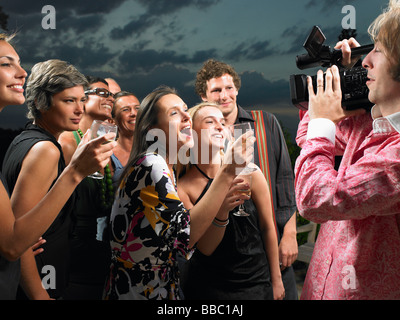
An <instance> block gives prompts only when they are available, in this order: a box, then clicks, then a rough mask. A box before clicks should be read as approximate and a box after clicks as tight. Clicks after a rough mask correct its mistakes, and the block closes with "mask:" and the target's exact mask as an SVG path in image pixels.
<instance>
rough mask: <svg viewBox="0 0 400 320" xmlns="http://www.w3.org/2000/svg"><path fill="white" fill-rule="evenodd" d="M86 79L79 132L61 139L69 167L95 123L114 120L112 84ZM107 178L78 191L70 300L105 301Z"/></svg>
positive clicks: (83, 185)
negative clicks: (102, 233) (103, 229)
mask: <svg viewBox="0 0 400 320" xmlns="http://www.w3.org/2000/svg"><path fill="white" fill-rule="evenodd" d="M86 78H87V80H88V82H89V86H90V87H89V89H88V90H86V91H85V94H86V95H87V101H86V103H85V107H84V114H83V116H82V120H81V122H80V124H79V130H78V131H75V132H64V133H63V134H62V135H61V136H60V139H59V143H60V144H61V146H62V149H63V152H64V157H65V162H66V163H69V161H70V159H71V156H72V155H73V153H74V152H75V149H76V148H77V146H78V144H79V142H80V140H81V137H82V135H83V134H85V132H86V131H87V130H88V129H89V128H90V126H91V125H92V122H93V121H94V120H108V119H110V120H111V119H112V116H111V111H112V107H113V104H114V95H113V94H112V93H111V92H110V90H109V87H108V83H107V82H106V81H105V80H104V79H101V78H95V77H90V76H87V77H86ZM106 168H107V167H106ZM109 169H110V171H109V173H108V175H111V174H112V172H111V171H112V170H113V168H112V166H110V165H109ZM106 170H107V169H106ZM105 176H106V178H104V179H103V180H95V179H92V178H89V177H87V178H85V179H84V180H83V181H82V182H81V183H80V184H79V185H78V187H77V188H76V194H77V200H76V203H75V208H74V211H73V215H74V220H75V221H76V222H75V225H74V228H73V231H72V236H71V240H70V247H71V273H70V283H69V287H68V288H67V290H66V294H65V296H64V299H66V300H70V299H73V300H83V299H89V300H100V299H101V298H102V293H103V285H104V281H105V275H106V274H107V272H108V271H109V267H110V261H109V260H110V248H109V242H108V241H107V239H104V241H99V240H97V235H98V232H99V231H100V229H101V228H100V227H101V223H100V221H104V220H107V217H108V216H109V214H110V211H111V205H110V204H111V201H112V200H111V199H113V198H114V197H113V196H112V197H111V196H110V194H109V192H108V191H109V190H108V185H107V180H108V179H107V174H105ZM109 180H110V181H111V178H110V179H109ZM111 184H112V182H111Z"/></svg>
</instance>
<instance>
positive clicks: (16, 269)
mask: <svg viewBox="0 0 400 320" xmlns="http://www.w3.org/2000/svg"><path fill="white" fill-rule="evenodd" d="M0 180H1V183H3V186H4V188H5V189H6V191H7V193H8V187H7V182H6V181H5V179H4V177H3V175H2V174H1V172H0ZM20 271H21V270H20V262H19V259H18V260H16V261H8V260H7V259H6V258H4V257H3V256H2V255H0V300H15V298H16V296H17V288H18V283H19V277H20Z"/></svg>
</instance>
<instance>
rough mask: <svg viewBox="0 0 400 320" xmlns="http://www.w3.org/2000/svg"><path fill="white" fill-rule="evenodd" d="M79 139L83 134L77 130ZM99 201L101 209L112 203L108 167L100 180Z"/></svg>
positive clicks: (112, 193) (112, 197)
mask: <svg viewBox="0 0 400 320" xmlns="http://www.w3.org/2000/svg"><path fill="white" fill-rule="evenodd" d="M77 132H78V134H79V136H80V137H81V139H82V138H83V132H82V130H81V129H78V130H77ZM100 199H101V205H102V206H103V208H105V209H108V208H110V207H111V206H112V204H113V202H114V187H113V183H112V177H111V170H110V166H109V165H108V163H107V165H106V166H105V168H104V178H103V179H102V180H101V187H100Z"/></svg>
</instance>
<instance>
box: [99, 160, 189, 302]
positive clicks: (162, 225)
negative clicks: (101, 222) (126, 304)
mask: <svg viewBox="0 0 400 320" xmlns="http://www.w3.org/2000/svg"><path fill="white" fill-rule="evenodd" d="M172 181H174V177H171V174H170V171H169V169H168V166H167V163H166V162H165V160H164V158H163V157H161V156H160V155H158V154H153V153H151V154H150V153H149V154H146V155H144V156H143V157H142V158H141V159H139V160H138V161H137V162H136V164H135V166H133V167H132V168H131V169H130V171H129V173H128V174H127V175H126V177H125V178H124V180H123V181H122V182H121V184H120V187H119V189H118V192H117V194H116V199H115V202H114V206H113V209H112V213H111V219H110V227H111V250H112V258H111V266H110V274H109V276H108V279H107V282H106V287H105V293H104V298H105V299H107V300H114V299H121V300H122V299H124V300H127V299H130V300H141V299H149V300H159V299H170V300H176V299H179V271H178V262H177V259H176V256H177V253H178V252H181V253H182V254H183V255H185V254H186V253H188V252H189V251H190V250H189V235H190V216H189V211H188V210H186V209H185V207H184V206H183V203H182V202H181V201H180V200H179V197H178V194H177V191H176V188H175V185H174V183H173V182H172Z"/></svg>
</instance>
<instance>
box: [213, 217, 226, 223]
mask: <svg viewBox="0 0 400 320" xmlns="http://www.w3.org/2000/svg"><path fill="white" fill-rule="evenodd" d="M214 220H215V221H218V222H222V223H225V222H227V221H229V217H228V218H226V219H225V220H221V219H218V218H217V217H215V218H214Z"/></svg>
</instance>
